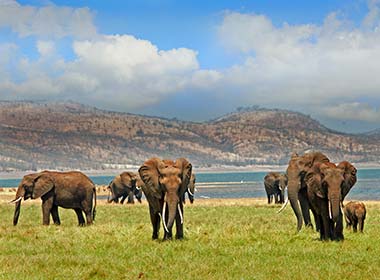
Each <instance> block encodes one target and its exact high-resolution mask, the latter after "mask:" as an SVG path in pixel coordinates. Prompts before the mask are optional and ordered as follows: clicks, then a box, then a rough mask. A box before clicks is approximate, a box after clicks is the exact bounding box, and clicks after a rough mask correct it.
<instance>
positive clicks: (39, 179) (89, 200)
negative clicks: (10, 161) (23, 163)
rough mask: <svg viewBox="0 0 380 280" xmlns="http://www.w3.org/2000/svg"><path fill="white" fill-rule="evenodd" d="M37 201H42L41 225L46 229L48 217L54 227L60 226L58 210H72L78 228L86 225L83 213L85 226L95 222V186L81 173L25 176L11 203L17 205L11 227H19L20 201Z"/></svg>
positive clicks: (40, 173) (44, 172) (48, 172)
mask: <svg viewBox="0 0 380 280" xmlns="http://www.w3.org/2000/svg"><path fill="white" fill-rule="evenodd" d="M39 197H40V198H41V200H42V222H43V225H49V223H50V214H51V216H52V218H53V221H54V224H56V225H60V224H61V221H60V219H59V215H58V206H59V207H63V208H69V209H74V210H75V213H76V214H77V217H78V223H79V225H80V226H84V224H85V220H84V218H83V214H82V211H83V212H84V213H85V215H86V220H87V225H90V224H92V223H93V221H94V220H95V213H96V189H95V185H94V183H93V182H92V181H91V180H90V179H89V178H88V177H87V176H86V175H84V174H83V173H81V172H78V171H70V172H54V171H42V172H39V173H34V174H29V175H25V176H24V177H23V179H22V181H21V182H20V184H19V186H18V188H17V192H16V198H15V199H14V200H12V201H11V202H12V203H15V204H16V205H15V212H14V217H13V225H17V223H18V218H19V215H20V208H21V200H22V199H24V200H27V199H29V198H30V199H36V198H39Z"/></svg>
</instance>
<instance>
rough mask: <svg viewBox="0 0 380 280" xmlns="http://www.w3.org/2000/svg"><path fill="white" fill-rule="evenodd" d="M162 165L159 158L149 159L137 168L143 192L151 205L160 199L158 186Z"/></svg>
mask: <svg viewBox="0 0 380 280" xmlns="http://www.w3.org/2000/svg"><path fill="white" fill-rule="evenodd" d="M163 165H164V163H163V162H162V161H161V160H160V159H159V158H151V159H149V160H147V161H146V162H144V164H143V165H142V166H141V167H140V168H139V174H140V178H141V180H142V181H143V182H144V184H143V185H142V189H143V192H144V194H145V196H146V197H147V199H148V201H149V202H150V203H151V202H153V200H155V199H161V197H162V191H161V188H160V184H159V176H160V172H159V170H160V168H162V167H163Z"/></svg>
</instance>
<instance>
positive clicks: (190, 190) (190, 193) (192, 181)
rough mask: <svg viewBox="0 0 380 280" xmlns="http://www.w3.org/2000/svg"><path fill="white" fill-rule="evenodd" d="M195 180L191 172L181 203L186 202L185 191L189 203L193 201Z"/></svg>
mask: <svg viewBox="0 0 380 280" xmlns="http://www.w3.org/2000/svg"><path fill="white" fill-rule="evenodd" d="M195 181H196V177H195V174H194V173H193V174H191V178H190V181H189V184H188V185H187V188H186V190H185V192H184V193H183V198H182V201H183V203H186V199H185V196H186V193H187V195H188V197H189V200H190V203H191V204H193V203H194V193H195Z"/></svg>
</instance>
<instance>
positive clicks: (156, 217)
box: [149, 206, 160, 240]
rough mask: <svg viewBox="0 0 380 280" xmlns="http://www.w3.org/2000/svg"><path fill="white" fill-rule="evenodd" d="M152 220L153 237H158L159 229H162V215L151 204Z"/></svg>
mask: <svg viewBox="0 0 380 280" xmlns="http://www.w3.org/2000/svg"><path fill="white" fill-rule="evenodd" d="M149 213H150V221H151V223H152V227H153V234H152V239H153V240H154V239H157V238H158V231H159V230H160V215H159V214H158V213H157V212H155V211H154V209H153V207H151V206H149Z"/></svg>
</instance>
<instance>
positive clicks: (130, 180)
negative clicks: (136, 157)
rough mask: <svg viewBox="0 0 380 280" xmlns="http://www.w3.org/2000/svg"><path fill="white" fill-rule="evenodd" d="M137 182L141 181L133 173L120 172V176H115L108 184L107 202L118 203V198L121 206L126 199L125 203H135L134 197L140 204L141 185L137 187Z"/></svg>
mask: <svg viewBox="0 0 380 280" xmlns="http://www.w3.org/2000/svg"><path fill="white" fill-rule="evenodd" d="M138 180H140V182H142V181H141V179H140V178H139V175H138V174H136V173H134V172H128V171H126V172H122V173H121V174H120V175H117V176H115V178H114V179H113V180H112V181H111V182H110V183H109V185H108V187H107V189H108V190H109V193H110V194H111V198H110V197H109V196H108V199H107V201H108V202H109V203H110V202H115V203H119V198H121V200H120V203H121V204H123V203H124V201H125V199H126V198H128V201H127V203H132V204H133V203H135V201H134V196H136V198H137V200H138V201H139V202H141V197H142V191H141V183H140V187H138V186H137V182H138Z"/></svg>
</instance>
